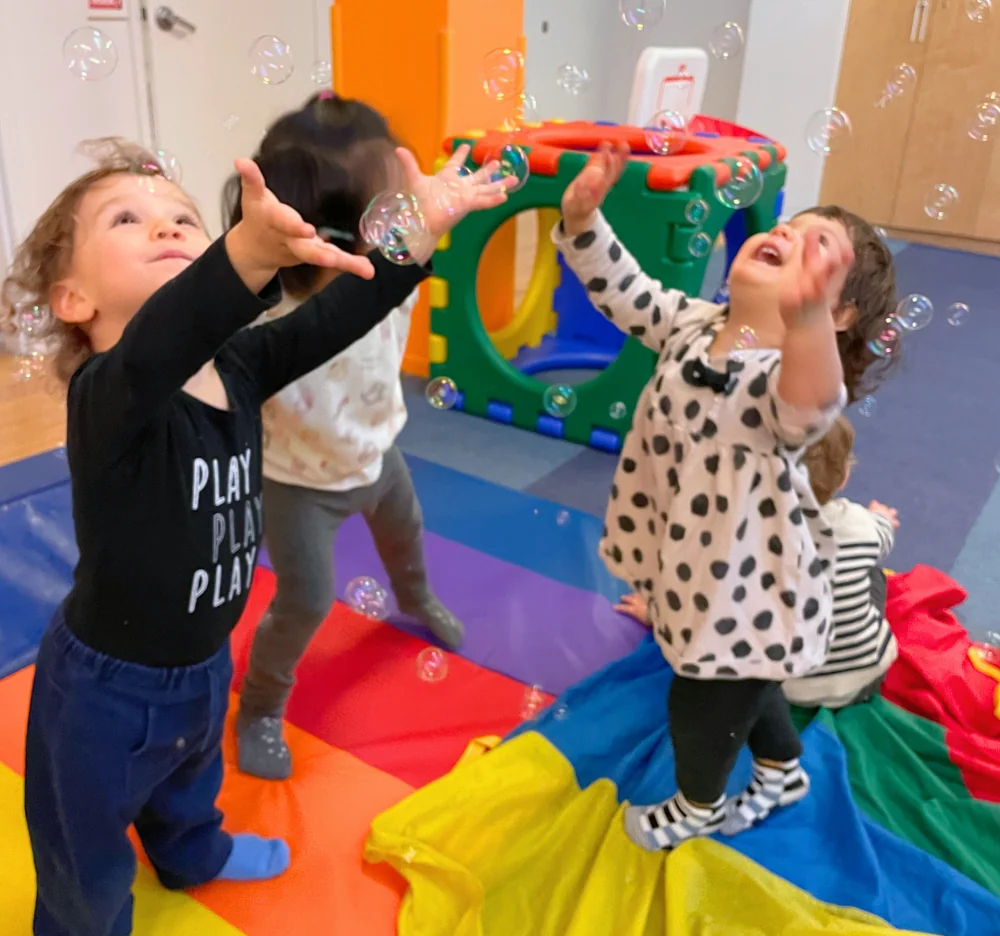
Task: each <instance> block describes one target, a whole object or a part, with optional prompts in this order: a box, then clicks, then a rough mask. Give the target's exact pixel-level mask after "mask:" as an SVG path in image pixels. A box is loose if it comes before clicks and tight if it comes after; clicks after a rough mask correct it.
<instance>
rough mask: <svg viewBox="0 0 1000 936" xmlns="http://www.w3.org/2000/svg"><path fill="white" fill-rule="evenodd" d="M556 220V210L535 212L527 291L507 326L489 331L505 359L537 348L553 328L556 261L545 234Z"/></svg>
mask: <svg viewBox="0 0 1000 936" xmlns="http://www.w3.org/2000/svg"><path fill="white" fill-rule="evenodd" d="M558 220H559V212H558V210H557V209H555V208H539V209H538V251H537V253H536V254H535V265H534V267H533V268H532V271H531V279H530V281H529V282H528V288H527V290H526V291H525V293H524V298H523V299H522V300H521V304H520V305H519V306H518V307H517V311H516V312H515V313H514V317H513V318H512V319H511V320H510V323H509V324H507V325H505V326H504V327H503V328H501V329H499V330H498V331H495V332H490V340H491V341H492V342H493V345H494V347H496V349H497V351H499V352H500V354H501V355H502V356H503V357H504V358H506V359H507V360H510V359H511V358H512V357H514V356H515V355H516V354H517V352H518V351H519V350H520V349H521V348H524V347H529V348H537V347H538V345H539V343H540V342H541V340H542V338H543V337H544V336H545V335H546V334H548V332H550V331H552V330H553V329H554V328H555V327H556V322H557V316H556V313H555V312H554V311H553V309H552V301H553V295H554V293H555V290H556V287H557V286H558V285H559V262H558V260H557V255H558V251H557V250H556V245H555V244H553V243H552V238H551V237H549V232H550V231H551V230H552V227H553V225H555V223H556V222H557V221H558Z"/></svg>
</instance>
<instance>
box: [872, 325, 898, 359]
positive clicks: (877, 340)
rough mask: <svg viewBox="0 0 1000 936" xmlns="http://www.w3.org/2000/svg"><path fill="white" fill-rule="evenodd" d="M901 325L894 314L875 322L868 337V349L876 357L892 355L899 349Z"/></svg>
mask: <svg viewBox="0 0 1000 936" xmlns="http://www.w3.org/2000/svg"><path fill="white" fill-rule="evenodd" d="M901 327H902V326H900V324H899V323H898V322H897V320H896V318H895V316H892V315H890V316H888V317H887V318H885V319H884V320H883V321H881V322H878V323H876V327H875V328H874V330H873V332H872V335H871V337H870V338H869V339H868V350H869V351H871V353H872V354H874V355H875V356H876V357H880V358H888V357H892V356H893V355H894V354H895V353H896V351H897V350H898V349H899V335H900V329H901Z"/></svg>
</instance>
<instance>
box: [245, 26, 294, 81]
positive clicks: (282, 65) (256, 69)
mask: <svg viewBox="0 0 1000 936" xmlns="http://www.w3.org/2000/svg"><path fill="white" fill-rule="evenodd" d="M249 57H250V74H251V75H253V76H254V78H257V79H258V80H260V81H261V82H263V83H264V84H266V85H280V84H283V83H284V82H286V81H288V79H289V78H291V77H292V72H294V71H295V62H294V60H293V59H292V50H291V47H290V46H289V45H288V43H287V42H285V40H284V39H279V38H278V37H277V36H260V37H259V38H257V39H255V40H254V42H253V45H251V46H250V53H249Z"/></svg>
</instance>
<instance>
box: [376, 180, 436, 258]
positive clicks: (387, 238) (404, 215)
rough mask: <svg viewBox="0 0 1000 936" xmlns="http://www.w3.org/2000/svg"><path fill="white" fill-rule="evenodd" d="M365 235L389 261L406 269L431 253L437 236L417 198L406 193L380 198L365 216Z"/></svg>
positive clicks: (386, 195)
mask: <svg viewBox="0 0 1000 936" xmlns="http://www.w3.org/2000/svg"><path fill="white" fill-rule="evenodd" d="M360 229H361V236H362V237H363V238H364V241H365V243H366V244H369V245H370V246H372V247H375V248H377V249H378V251H379V252H380V253H381V254H382V256H383V257H385V258H386V259H387V260H389V261H391V262H392V263H396V264H399V265H400V266H405V265H406V264H410V263H415V262H416V254H418V253H423V252H426V251H427V248H428V247H429V246H430V242H432V241H433V235H432V234H431V233H430V231H429V230H428V228H427V222H426V220H425V219H424V216H423V214H422V213H421V211H420V207H419V205H418V204H417V200H416V198H414V197H413V196H412V195H406V194H403V193H402V192H383V193H382V194H380V195H376V196H375V197H374V198H373V199H372V200H371V202H370V204H369V205H368V207H367V208H366V209H365V213H364V214H363V215H362V216H361V225H360Z"/></svg>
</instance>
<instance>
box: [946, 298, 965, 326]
mask: <svg viewBox="0 0 1000 936" xmlns="http://www.w3.org/2000/svg"><path fill="white" fill-rule="evenodd" d="M970 315H971V312H970V310H969V307H968V306H967V305H966V304H965V303H964V302H953V303H952V304H951V305H950V306H948V324H949V325H954V326H955V328H959V327H961V326H962V325H964V324H965V323H966V322H967V321H968V320H969V316H970Z"/></svg>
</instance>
